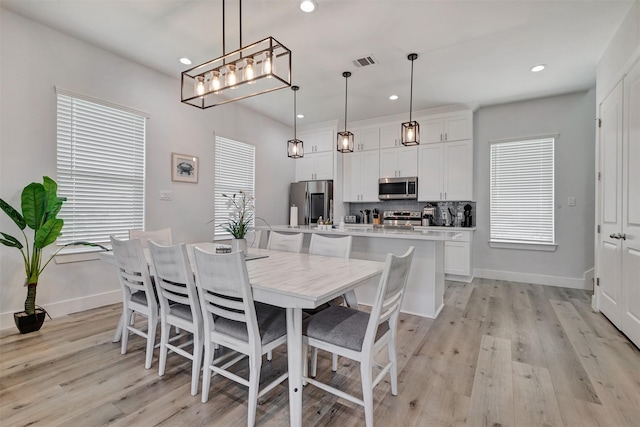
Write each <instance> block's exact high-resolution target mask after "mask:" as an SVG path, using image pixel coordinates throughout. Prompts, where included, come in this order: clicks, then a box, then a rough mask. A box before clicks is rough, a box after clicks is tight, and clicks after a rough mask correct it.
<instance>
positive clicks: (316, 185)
mask: <svg viewBox="0 0 640 427" xmlns="http://www.w3.org/2000/svg"><path fill="white" fill-rule="evenodd" d="M293 205H295V206H297V207H298V224H299V225H309V224H317V223H318V218H319V217H322V218H323V219H324V220H327V219H328V218H329V217H330V215H331V214H332V212H331V208H332V207H333V181H331V180H327V181H300V182H292V183H291V186H290V188H289V206H290V207H291V206H293ZM289 220H291V218H289ZM290 223H291V222H290Z"/></svg>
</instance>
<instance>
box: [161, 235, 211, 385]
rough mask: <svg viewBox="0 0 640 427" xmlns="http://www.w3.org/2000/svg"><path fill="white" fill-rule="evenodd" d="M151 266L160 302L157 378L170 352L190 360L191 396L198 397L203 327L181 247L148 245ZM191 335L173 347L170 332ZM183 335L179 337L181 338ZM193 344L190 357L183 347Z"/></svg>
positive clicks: (200, 312) (186, 256) (190, 275)
mask: <svg viewBox="0 0 640 427" xmlns="http://www.w3.org/2000/svg"><path fill="white" fill-rule="evenodd" d="M149 252H150V253H151V262H152V263H153V270H154V272H155V274H154V278H155V285H156V291H157V293H158V299H159V300H160V363H159V368H158V375H160V376H163V375H164V371H165V367H166V364H167V353H168V351H169V350H171V351H172V352H174V353H177V354H179V355H181V356H183V357H186V358H187V359H189V360H191V395H192V396H195V395H196V394H198V382H199V380H200V367H201V366H202V352H203V336H204V327H203V320H202V311H201V310H200V300H199V299H198V293H197V291H196V285H195V281H194V278H193V271H192V270H191V264H190V262H189V257H188V255H187V247H186V245H185V244H184V243H183V244H181V245H176V246H160V245H156V244H155V243H154V242H153V241H150V242H149ZM172 326H174V327H176V328H177V329H179V330H180V331H187V332H190V333H191V334H192V336H193V339H192V340H191V341H185V342H182V343H181V344H179V345H174V344H172V341H173V338H180V337H179V336H177V337H173V338H172V339H170V335H171V328H172ZM180 335H182V333H181V334H180ZM191 344H193V351H192V352H191V353H189V352H188V351H186V350H185V348H186V347H188V346H190V345H191Z"/></svg>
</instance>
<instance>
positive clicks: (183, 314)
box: [169, 303, 193, 322]
mask: <svg viewBox="0 0 640 427" xmlns="http://www.w3.org/2000/svg"><path fill="white" fill-rule="evenodd" d="M169 314H172V315H174V316H176V317H179V318H181V319H184V320H187V321H189V322H193V316H192V315H191V307H190V306H188V305H186V304H177V303H176V304H171V305H170V306H169Z"/></svg>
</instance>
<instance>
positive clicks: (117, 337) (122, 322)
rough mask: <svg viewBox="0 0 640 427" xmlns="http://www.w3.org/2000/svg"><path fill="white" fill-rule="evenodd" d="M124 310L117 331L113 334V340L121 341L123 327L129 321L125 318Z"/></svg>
mask: <svg viewBox="0 0 640 427" xmlns="http://www.w3.org/2000/svg"><path fill="white" fill-rule="evenodd" d="M124 316H125V314H124V311H123V312H122V313H121V314H120V319H119V320H118V327H117V328H116V332H115V334H114V335H113V341H112V342H120V339H121V338H122V328H124V327H125V326H126V324H127V321H126V320H125V319H124Z"/></svg>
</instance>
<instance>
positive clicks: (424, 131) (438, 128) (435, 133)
mask: <svg viewBox="0 0 640 427" xmlns="http://www.w3.org/2000/svg"><path fill="white" fill-rule="evenodd" d="M472 134H473V118H472V114H471V112H470V111H469V112H467V111H465V112H461V113H455V114H453V113H452V114H451V115H446V116H438V117H433V118H428V119H425V120H421V121H420V142H421V143H425V144H428V143H432V142H447V141H463V140H466V139H472Z"/></svg>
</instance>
